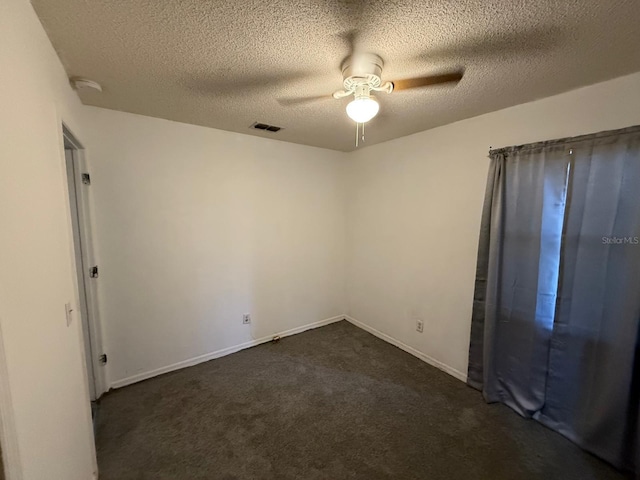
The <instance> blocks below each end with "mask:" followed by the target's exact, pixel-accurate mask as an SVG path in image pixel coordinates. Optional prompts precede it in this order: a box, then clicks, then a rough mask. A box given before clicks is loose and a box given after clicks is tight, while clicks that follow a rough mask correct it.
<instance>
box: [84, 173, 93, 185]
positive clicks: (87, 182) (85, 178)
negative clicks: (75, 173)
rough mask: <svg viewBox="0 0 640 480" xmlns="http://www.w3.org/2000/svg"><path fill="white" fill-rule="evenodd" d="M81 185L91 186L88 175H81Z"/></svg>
mask: <svg viewBox="0 0 640 480" xmlns="http://www.w3.org/2000/svg"><path fill="white" fill-rule="evenodd" d="M82 183H84V184H85V185H91V175H89V174H88V173H83V174H82Z"/></svg>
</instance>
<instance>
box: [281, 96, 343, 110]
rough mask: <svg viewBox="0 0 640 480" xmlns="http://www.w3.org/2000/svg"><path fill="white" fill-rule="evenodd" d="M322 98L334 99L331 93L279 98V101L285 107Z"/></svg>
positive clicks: (313, 101) (304, 103)
mask: <svg viewBox="0 0 640 480" xmlns="http://www.w3.org/2000/svg"><path fill="white" fill-rule="evenodd" d="M322 100H333V97H332V96H331V95H315V96H312V97H297V98H278V103H279V104H280V105H282V106H283V107H295V106H298V105H308V104H310V103H315V102H321V101H322Z"/></svg>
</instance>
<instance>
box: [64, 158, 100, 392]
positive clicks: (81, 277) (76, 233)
mask: <svg viewBox="0 0 640 480" xmlns="http://www.w3.org/2000/svg"><path fill="white" fill-rule="evenodd" d="M76 152H77V150H74V149H72V148H66V147H65V151H64V154H65V160H66V164H67V181H68V182H69V205H70V207H71V224H72V228H73V246H74V252H75V256H76V274H77V276H78V293H79V297H80V298H79V302H80V305H79V308H80V321H81V323H82V334H83V337H84V353H85V358H86V362H87V374H88V376H89V394H90V395H91V400H92V401H93V400H95V399H96V380H95V371H94V369H95V363H96V362H97V360H98V359H97V357H96V355H95V354H94V352H93V351H92V342H91V337H92V332H91V321H90V320H89V315H90V310H89V302H88V297H87V291H86V282H88V281H89V280H90V278H89V268H90V266H89V265H85V264H84V263H85V262H84V258H86V257H85V255H83V248H85V246H84V245H83V244H82V235H81V225H80V222H81V217H80V215H79V213H78V211H79V210H78V209H79V207H78V205H79V203H78V202H79V196H78V189H79V187H80V186H79V185H78V182H79V179H80V178H81V174H80V172H78V165H77V161H76ZM84 217H85V218H83V219H82V220H84V221H87V220H88V219H87V218H86V215H85V216H84Z"/></svg>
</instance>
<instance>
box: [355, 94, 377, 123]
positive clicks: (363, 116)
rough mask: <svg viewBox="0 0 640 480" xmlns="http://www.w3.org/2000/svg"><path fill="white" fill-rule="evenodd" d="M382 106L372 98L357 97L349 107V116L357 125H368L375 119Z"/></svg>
mask: <svg viewBox="0 0 640 480" xmlns="http://www.w3.org/2000/svg"><path fill="white" fill-rule="evenodd" d="M378 110H380V104H379V103H378V102H377V101H376V99H375V98H373V97H371V96H366V97H365V96H363V97H356V98H355V99H354V100H352V101H351V102H349V104H348V105H347V115H349V118H351V120H353V121H354V122H356V123H366V122H368V121H369V120H371V119H372V118H373V117H375V116H376V115H377V114H378Z"/></svg>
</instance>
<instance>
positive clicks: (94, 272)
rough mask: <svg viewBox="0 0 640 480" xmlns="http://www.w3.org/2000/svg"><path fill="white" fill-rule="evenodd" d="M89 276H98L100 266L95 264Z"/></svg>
mask: <svg viewBox="0 0 640 480" xmlns="http://www.w3.org/2000/svg"><path fill="white" fill-rule="evenodd" d="M89 276H90V277H91V278H98V266H97V265H95V266H93V267H91V268H90V269H89Z"/></svg>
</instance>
